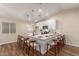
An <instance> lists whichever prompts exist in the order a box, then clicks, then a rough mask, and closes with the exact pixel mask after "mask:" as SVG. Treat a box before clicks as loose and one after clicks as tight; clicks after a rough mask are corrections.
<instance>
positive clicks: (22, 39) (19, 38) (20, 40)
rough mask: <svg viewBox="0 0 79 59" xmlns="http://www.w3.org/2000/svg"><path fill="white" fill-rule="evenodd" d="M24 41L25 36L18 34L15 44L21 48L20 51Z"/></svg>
mask: <svg viewBox="0 0 79 59" xmlns="http://www.w3.org/2000/svg"><path fill="white" fill-rule="evenodd" d="M24 41H25V38H24V37H23V36H21V35H18V39H17V44H18V47H19V48H20V49H22V51H23V50H24Z"/></svg>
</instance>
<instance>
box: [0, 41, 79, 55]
mask: <svg viewBox="0 0 79 59" xmlns="http://www.w3.org/2000/svg"><path fill="white" fill-rule="evenodd" d="M0 56H27V54H26V53H24V52H23V51H22V49H20V48H19V47H18V45H17V43H16V42H14V43H8V44H3V45H0ZM59 56H79V47H73V46H69V45H65V47H63V49H62V51H61V52H60V54H59Z"/></svg>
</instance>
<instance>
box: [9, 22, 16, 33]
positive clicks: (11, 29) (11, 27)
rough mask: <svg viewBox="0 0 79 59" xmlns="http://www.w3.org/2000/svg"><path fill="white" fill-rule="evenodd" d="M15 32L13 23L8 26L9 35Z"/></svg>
mask: <svg viewBox="0 0 79 59" xmlns="http://www.w3.org/2000/svg"><path fill="white" fill-rule="evenodd" d="M15 32H16V25H15V23H11V24H10V33H15Z"/></svg>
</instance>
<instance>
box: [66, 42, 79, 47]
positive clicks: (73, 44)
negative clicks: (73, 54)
mask: <svg viewBox="0 0 79 59" xmlns="http://www.w3.org/2000/svg"><path fill="white" fill-rule="evenodd" d="M66 45H71V46H75V47H79V45H76V44H71V43H66Z"/></svg>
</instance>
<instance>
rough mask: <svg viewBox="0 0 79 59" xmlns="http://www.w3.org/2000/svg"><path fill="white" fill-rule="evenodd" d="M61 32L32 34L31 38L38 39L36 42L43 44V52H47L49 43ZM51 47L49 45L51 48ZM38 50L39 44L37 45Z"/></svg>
mask: <svg viewBox="0 0 79 59" xmlns="http://www.w3.org/2000/svg"><path fill="white" fill-rule="evenodd" d="M58 35H59V34H54V35H53V34H43V35H30V36H29V38H31V40H33V39H34V40H36V42H37V43H38V44H39V45H40V46H41V54H45V53H46V51H47V43H51V41H52V40H55V39H56V38H57V37H58ZM49 48H50V47H48V49H49ZM36 50H37V51H40V50H39V46H37V47H36Z"/></svg>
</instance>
